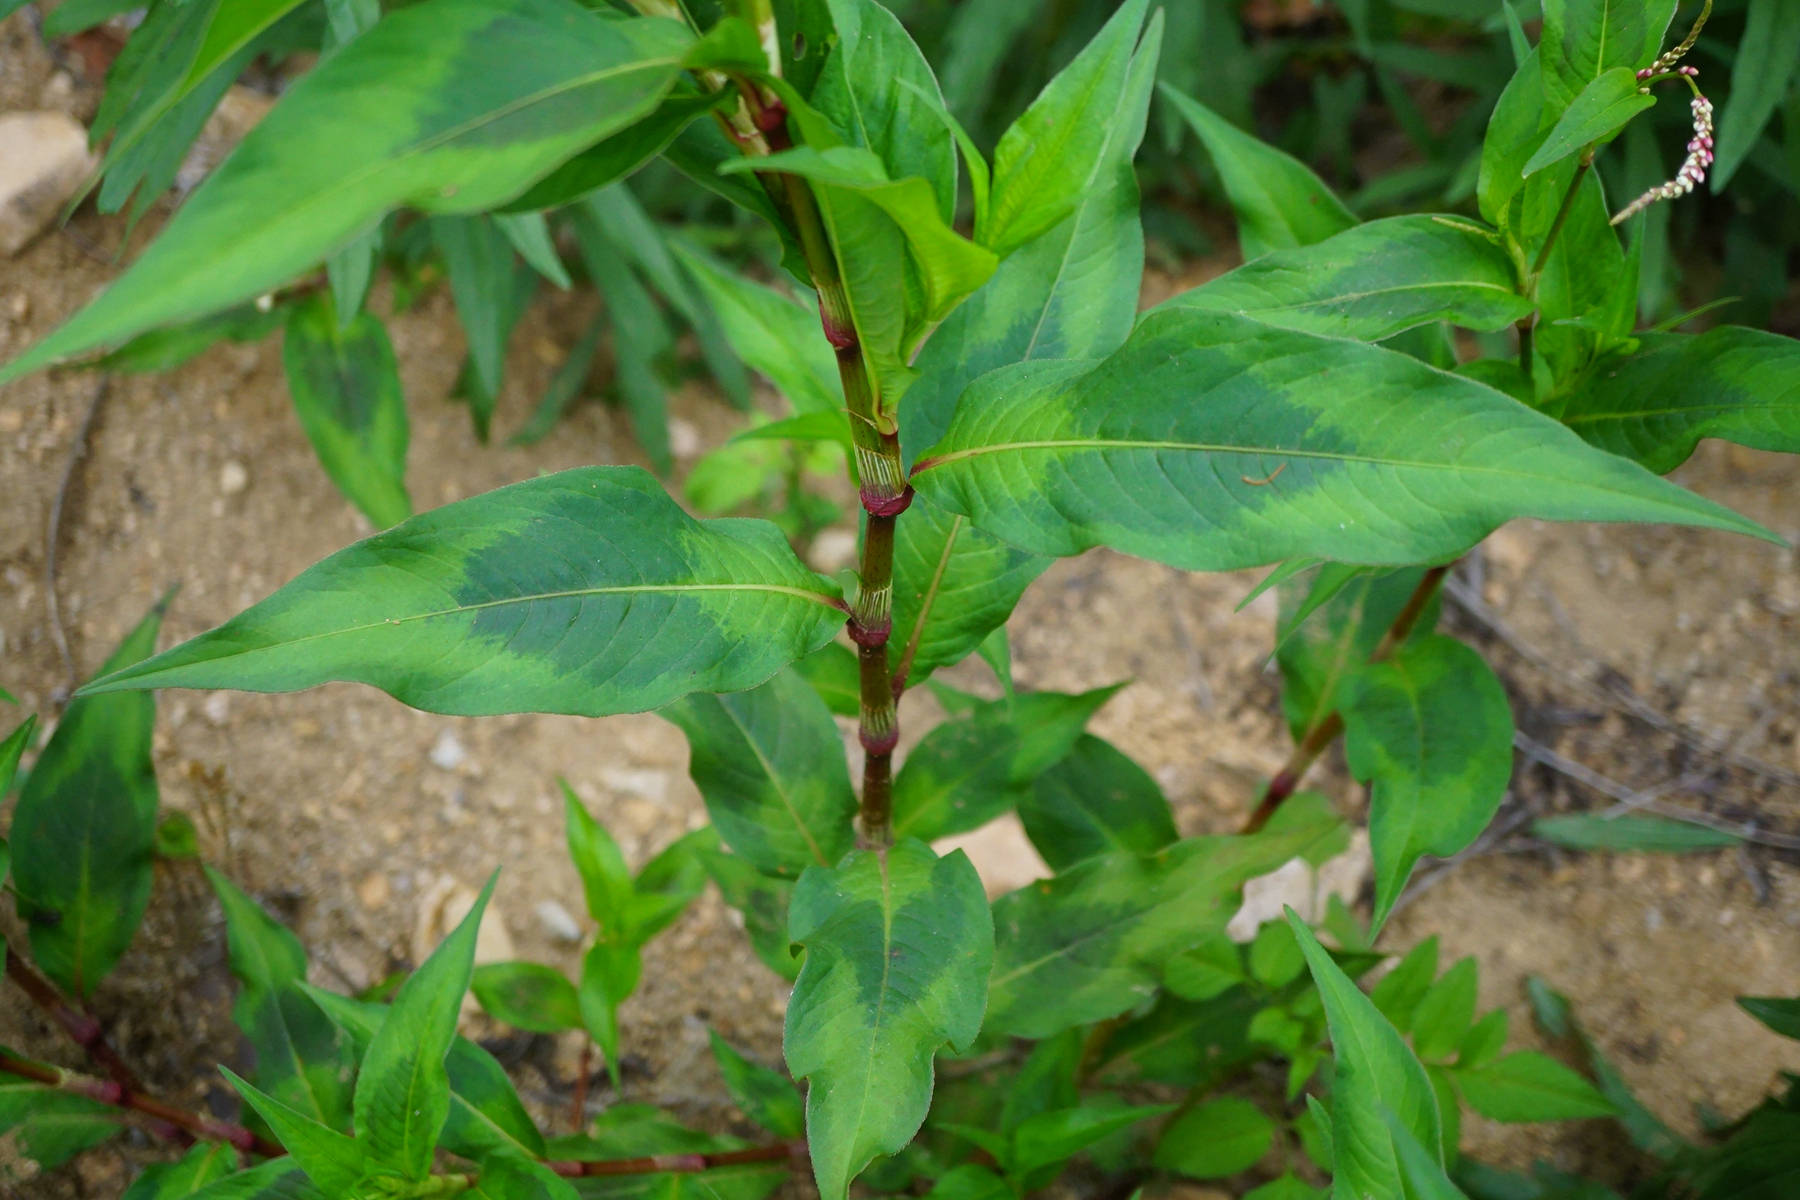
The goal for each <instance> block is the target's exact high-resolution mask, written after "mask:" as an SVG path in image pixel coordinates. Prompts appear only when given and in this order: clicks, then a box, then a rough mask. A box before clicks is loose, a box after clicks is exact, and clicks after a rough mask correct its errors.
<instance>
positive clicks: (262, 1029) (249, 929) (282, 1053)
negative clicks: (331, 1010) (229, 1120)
mask: <svg viewBox="0 0 1800 1200" xmlns="http://www.w3.org/2000/svg"><path fill="white" fill-rule="evenodd" d="M206 877H207V879H208V880H209V881H210V882H211V883H212V885H213V891H214V892H215V893H217V894H218V897H219V907H220V909H221V910H222V911H223V912H224V914H225V939H226V947H227V949H228V951H229V953H230V958H231V973H232V974H233V975H235V976H237V978H238V982H239V984H240V990H239V992H238V998H237V1000H236V1001H235V1002H234V1003H233V1004H232V1007H231V1016H232V1020H234V1021H235V1022H236V1023H237V1026H238V1028H239V1029H241V1030H243V1031H244V1035H245V1036H246V1037H247V1038H249V1039H250V1045H251V1047H252V1049H253V1050H254V1051H255V1053H256V1078H257V1082H258V1085H259V1086H260V1087H261V1088H262V1089H263V1090H264V1091H266V1092H268V1093H270V1094H271V1095H273V1096H274V1097H275V1098H276V1099H277V1100H279V1101H281V1102H282V1103H284V1104H286V1105H288V1106H290V1107H291V1108H294V1109H296V1110H297V1111H299V1112H300V1113H302V1114H303V1115H305V1116H306V1117H309V1118H310V1119H312V1120H313V1121H316V1122H318V1123H320V1124H323V1125H328V1126H330V1127H331V1128H333V1129H339V1128H342V1127H343V1124H344V1121H345V1119H346V1118H347V1117H348V1116H349V1115H350V1086H349V1080H350V1075H351V1072H352V1070H353V1069H354V1067H355V1059H354V1058H352V1057H351V1054H350V1048H349V1047H348V1046H347V1045H346V1044H345V1043H344V1042H343V1040H342V1039H341V1038H340V1037H339V1035H338V1031H337V1027H336V1026H335V1025H334V1024H333V1023H332V1021H331V1019H330V1018H329V1017H328V1016H326V1015H325V1013H324V1012H322V1011H321V1010H320V1009H319V1007H318V1005H316V1004H314V1003H313V1002H312V1000H311V999H310V998H309V997H307V995H306V994H305V993H304V992H303V991H301V990H300V988H299V986H298V985H299V984H301V983H304V982H305V980H306V951H305V949H304V948H302V946H301V945H300V939H299V938H297V937H295V936H294V935H293V933H292V932H290V931H289V930H287V929H285V928H283V927H282V926H281V925H279V924H278V923H276V922H275V921H274V920H273V919H272V918H271V917H270V916H269V915H268V914H267V913H265V912H264V911H263V910H262V907H261V906H260V905H258V904H257V903H256V901H254V900H252V899H251V898H250V897H249V896H247V895H245V894H244V893H243V892H242V891H240V890H239V889H238V888H237V887H236V886H235V885H234V884H233V883H232V882H231V881H230V880H229V879H227V878H225V876H224V875H223V874H221V873H220V872H219V871H216V870H214V869H213V868H211V867H208V868H206Z"/></svg>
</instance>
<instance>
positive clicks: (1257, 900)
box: [1225, 829, 1375, 942]
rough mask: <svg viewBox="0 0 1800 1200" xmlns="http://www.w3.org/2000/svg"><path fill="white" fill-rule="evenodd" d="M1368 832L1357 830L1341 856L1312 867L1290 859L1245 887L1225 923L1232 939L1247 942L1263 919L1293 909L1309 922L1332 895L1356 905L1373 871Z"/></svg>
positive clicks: (1322, 910)
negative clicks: (1227, 921)
mask: <svg viewBox="0 0 1800 1200" xmlns="http://www.w3.org/2000/svg"><path fill="white" fill-rule="evenodd" d="M1374 861H1375V860H1374V859H1373V857H1372V856H1371V855H1370V853H1369V835H1368V833H1367V832H1366V831H1364V830H1361V829H1359V830H1357V831H1356V832H1355V833H1354V834H1352V835H1351V837H1350V845H1349V846H1348V847H1347V848H1346V849H1345V850H1344V852H1343V853H1342V854H1339V855H1336V856H1334V857H1332V858H1328V859H1326V860H1325V861H1324V862H1322V863H1320V864H1319V866H1318V867H1317V868H1316V869H1315V868H1314V867H1313V866H1312V864H1311V863H1309V862H1307V861H1306V860H1305V859H1304V858H1290V859H1289V860H1288V861H1286V862H1285V863H1282V864H1281V866H1279V867H1277V868H1276V869H1275V870H1273V871H1271V872H1269V873H1268V874H1267V875H1259V876H1257V877H1256V878H1255V879H1252V880H1251V881H1250V882H1249V883H1246V884H1245V885H1244V904H1243V907H1241V908H1239V909H1238V911H1237V914H1236V915H1235V916H1233V917H1232V918H1231V921H1230V923H1229V924H1227V925H1226V926H1225V935H1226V936H1227V937H1229V938H1230V939H1231V940H1232V941H1234V942H1248V941H1252V940H1254V939H1255V937H1256V931H1257V930H1258V929H1260V928H1262V926H1263V924H1264V923H1265V922H1268V921H1274V920H1278V919H1280V917H1281V915H1282V910H1283V909H1284V908H1292V909H1293V910H1294V911H1295V912H1297V913H1299V914H1300V919H1301V920H1303V921H1305V922H1307V923H1308V924H1309V925H1310V924H1314V923H1316V922H1318V921H1320V920H1322V919H1323V918H1324V916H1325V910H1326V908H1327V907H1328V905H1329V904H1330V901H1331V897H1333V896H1336V897H1337V898H1338V899H1340V900H1342V901H1343V902H1344V903H1345V904H1347V905H1350V904H1355V903H1356V898H1357V896H1358V894H1359V893H1360V892H1361V891H1362V888H1363V884H1364V883H1365V882H1366V881H1367V880H1368V878H1369V875H1370V874H1371V872H1373V870H1374Z"/></svg>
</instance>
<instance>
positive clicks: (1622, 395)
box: [1555, 325, 1800, 475]
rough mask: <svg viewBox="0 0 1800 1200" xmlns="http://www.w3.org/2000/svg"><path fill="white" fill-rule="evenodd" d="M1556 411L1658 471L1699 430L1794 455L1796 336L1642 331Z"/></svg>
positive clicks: (1669, 467) (1687, 450)
mask: <svg viewBox="0 0 1800 1200" xmlns="http://www.w3.org/2000/svg"><path fill="white" fill-rule="evenodd" d="M1555 415H1557V416H1560V417H1561V418H1562V421H1563V423H1564V424H1566V425H1567V426H1568V427H1569V428H1571V429H1573V430H1574V431H1575V432H1576V433H1578V434H1580V435H1581V436H1582V437H1583V438H1585V439H1587V440H1588V441H1589V442H1592V443H1593V444H1594V445H1596V446H1598V447H1600V448H1601V449H1602V450H1609V451H1611V452H1612V453H1614V454H1617V455H1620V456H1622V457H1625V458H1630V459H1632V460H1634V461H1636V462H1640V463H1642V464H1643V465H1644V466H1646V467H1648V468H1649V469H1650V470H1652V471H1655V472H1656V473H1657V474H1659V475H1661V474H1666V473H1668V472H1670V471H1673V470H1674V469H1675V468H1676V467H1678V466H1680V465H1681V464H1682V463H1683V462H1686V461H1687V457H1688V455H1690V454H1692V453H1693V452H1694V447H1695V446H1696V445H1698V444H1699V442H1700V439H1701V438H1706V437H1717V438H1724V439H1726V440H1727V441H1732V442H1737V443H1739V444H1740V445H1744V446H1750V447H1753V448H1755V449H1758V450H1774V451H1779V452H1783V453H1788V454H1794V453H1800V342H1797V341H1795V340H1794V339H1793V338H1786V337H1781V336H1780V335H1778V334H1773V333H1764V332H1763V331H1761V330H1757V329H1745V328H1742V327H1741V326H1736V325H1723V326H1720V327H1719V328H1717V329H1710V330H1708V331H1707V332H1705V333H1702V334H1680V333H1665V334H1651V335H1647V336H1645V337H1644V338H1643V339H1642V349H1641V350H1639V352H1638V353H1636V354H1620V355H1617V356H1615V357H1612V358H1607V359H1603V360H1602V361H1601V362H1599V363H1598V364H1597V365H1596V366H1595V367H1594V369H1593V370H1592V371H1591V372H1590V373H1589V374H1588V375H1587V376H1586V377H1585V378H1583V379H1582V380H1580V382H1579V383H1578V384H1577V385H1576V386H1575V387H1574V388H1573V389H1572V390H1571V391H1570V393H1569V394H1568V395H1567V396H1565V397H1564V398H1563V402H1562V405H1561V411H1560V412H1557V413H1556V414H1555Z"/></svg>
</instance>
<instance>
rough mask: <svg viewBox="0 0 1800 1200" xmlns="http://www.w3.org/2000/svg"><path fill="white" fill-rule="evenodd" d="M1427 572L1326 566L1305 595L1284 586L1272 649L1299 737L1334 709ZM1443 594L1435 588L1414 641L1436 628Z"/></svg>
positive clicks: (1292, 727) (1286, 709) (1285, 706)
mask: <svg viewBox="0 0 1800 1200" xmlns="http://www.w3.org/2000/svg"><path fill="white" fill-rule="evenodd" d="M1424 577H1425V572H1424V571H1423V570H1422V569H1406V570H1400V571H1366V570H1358V569H1356V568H1353V567H1344V566H1338V565H1336V564H1331V565H1327V566H1325V567H1323V568H1321V569H1320V570H1319V572H1318V573H1317V574H1316V575H1315V576H1314V577H1313V580H1312V583H1311V585H1310V586H1309V587H1308V588H1307V589H1306V590H1305V592H1304V597H1303V598H1302V593H1301V589H1299V588H1285V587H1284V588H1282V589H1281V626H1280V634H1279V641H1278V644H1277V646H1276V650H1275V658H1276V661H1277V662H1278V663H1279V664H1280V666H1281V708H1282V712H1283V713H1285V714H1286V716H1287V720H1288V729H1289V730H1290V731H1291V732H1292V733H1293V735H1294V740H1295V741H1299V740H1300V739H1301V738H1303V737H1305V736H1306V734H1307V733H1308V732H1310V731H1311V730H1313V729H1315V728H1317V727H1318V725H1319V722H1321V721H1323V720H1325V719H1326V718H1327V717H1329V716H1330V715H1331V714H1332V713H1334V712H1336V711H1337V707H1338V690H1339V689H1340V688H1341V687H1342V686H1343V684H1344V681H1345V680H1347V679H1349V678H1350V677H1351V676H1352V675H1354V674H1355V673H1356V671H1357V669H1358V668H1360V667H1361V666H1362V665H1363V664H1364V663H1366V662H1368V661H1369V655H1370V654H1372V653H1374V651H1375V647H1376V646H1377V645H1379V644H1380V643H1381V639H1382V638H1383V637H1384V636H1386V634H1387V631H1388V630H1389V629H1390V628H1391V627H1392V626H1393V624H1394V621H1395V619H1396V618H1397V617H1399V615H1400V613H1401V611H1402V610H1403V609H1404V608H1405V607H1406V604H1407V601H1408V600H1409V599H1411V597H1412V595H1413V592H1414V591H1415V590H1416V589H1417V588H1418V586H1419V584H1420V582H1421V581H1422V580H1423V579H1424ZM1441 601H1442V595H1441V593H1439V592H1437V591H1433V593H1432V595H1431V597H1430V599H1429V600H1427V601H1426V605H1425V608H1424V609H1423V610H1422V611H1421V612H1420V614H1419V617H1418V619H1417V620H1415V621H1414V622H1413V628H1412V632H1411V633H1410V634H1409V635H1408V636H1409V640H1413V641H1416V640H1418V639H1419V638H1421V637H1424V636H1427V635H1429V634H1430V633H1431V631H1432V630H1433V629H1435V628H1436V627H1437V620H1438V611H1439V608H1440V606H1441Z"/></svg>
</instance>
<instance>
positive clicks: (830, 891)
mask: <svg viewBox="0 0 1800 1200" xmlns="http://www.w3.org/2000/svg"><path fill="white" fill-rule="evenodd" d="M788 920H789V926H788V935H789V937H790V938H791V939H792V940H793V941H795V942H797V943H799V944H801V945H803V946H805V947H806V962H805V965H804V966H803V967H802V968H801V970H800V978H799V980H798V981H797V982H796V983H795V985H794V994H793V998H792V1000H791V1001H790V1002H789V1004H788V1012H787V1031H786V1034H785V1036H784V1038H783V1042H782V1045H783V1049H784V1051H785V1053H786V1055H787V1063H788V1069H789V1070H790V1071H792V1072H793V1074H794V1077H795V1078H796V1079H805V1080H806V1081H807V1094H806V1134H807V1143H808V1146H809V1147H810V1149H811V1152H812V1164H813V1173H814V1175H815V1177H816V1178H817V1179H818V1183H819V1192H820V1194H821V1195H822V1196H823V1197H824V1200H844V1197H845V1195H846V1194H847V1192H848V1190H849V1187H850V1183H851V1181H852V1180H853V1179H855V1178H856V1176H857V1175H858V1174H860V1173H861V1172H862V1170H863V1168H864V1167H866V1166H868V1165H869V1163H870V1162H871V1161H872V1160H873V1159H874V1158H875V1157H876V1156H877V1155H881V1154H894V1153H897V1152H898V1151H900V1150H901V1149H903V1148H904V1147H905V1146H906V1144H907V1143H908V1142H909V1141H911V1140H912V1137H913V1134H915V1133H917V1132H918V1129H919V1125H920V1124H921V1122H923V1121H924V1119H925V1111H926V1109H927V1107H928V1106H929V1105H930V1102H931V1086H932V1057H933V1055H934V1054H935V1053H936V1051H937V1049H938V1047H940V1046H942V1045H944V1044H945V1043H949V1044H950V1045H951V1046H952V1047H956V1048H963V1047H967V1045H968V1044H969V1043H970V1042H971V1041H973V1040H974V1038H975V1035H976V1034H977V1033H978V1032H979V1031H980V1029H981V1014H982V1004H983V999H984V997H985V994H986V987H987V977H988V968H989V965H990V963H991V961H992V957H993V925H992V922H991V918H990V917H989V914H988V905H987V897H986V896H985V895H984V894H983V892H982V887H981V879H980V877H979V876H977V875H976V874H975V868H974V867H973V866H972V865H970V863H969V860H968V858H967V857H966V856H965V855H963V854H962V852H961V851H958V852H956V853H954V854H951V855H950V856H948V857H946V858H939V857H937V856H936V855H935V854H933V853H932V852H931V850H930V849H929V848H928V847H926V846H925V845H924V844H923V843H921V842H917V841H913V840H910V839H909V840H906V841H903V842H900V843H898V844H896V845H895V846H893V847H892V848H890V849H888V850H885V851H864V850H858V851H855V852H853V853H851V854H850V855H849V856H848V857H847V858H845V859H844V861H843V862H842V863H841V864H840V865H839V866H837V867H835V868H825V867H812V868H809V869H808V870H807V872H806V874H805V875H802V876H801V877H800V883H799V885H798V886H797V887H796V888H795V890H794V902H793V908H792V910H791V912H790V914H789V918H788Z"/></svg>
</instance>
